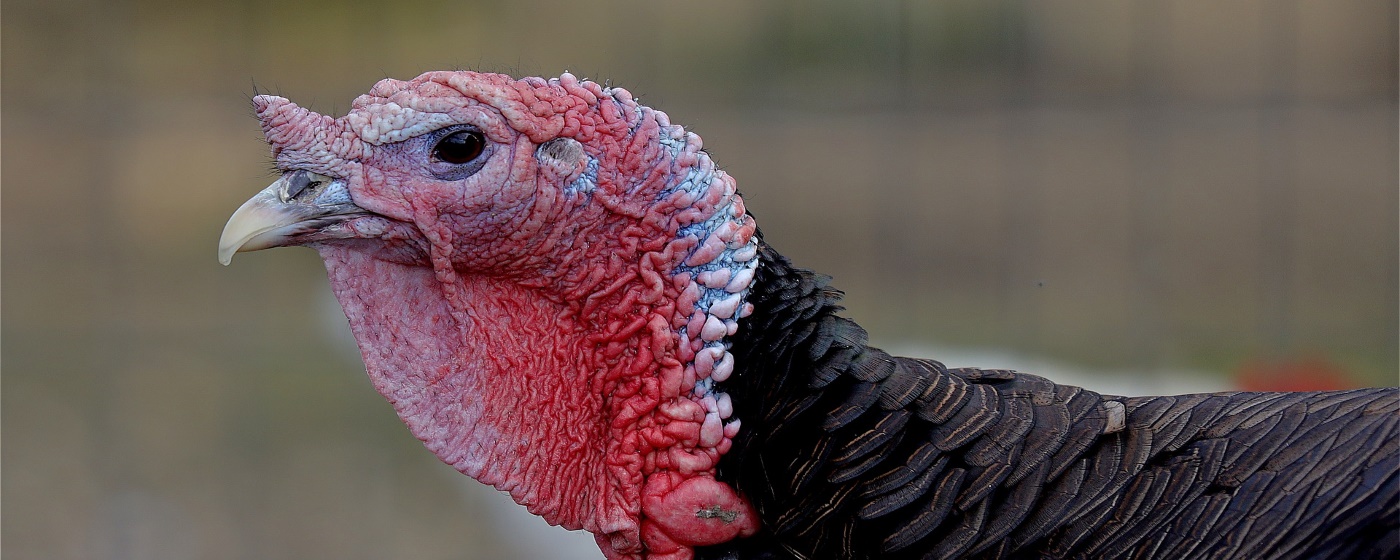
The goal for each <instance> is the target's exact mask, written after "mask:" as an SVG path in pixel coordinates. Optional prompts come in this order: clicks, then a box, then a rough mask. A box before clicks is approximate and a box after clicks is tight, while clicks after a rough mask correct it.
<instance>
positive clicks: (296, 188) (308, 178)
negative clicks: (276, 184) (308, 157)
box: [277, 171, 321, 202]
mask: <svg viewBox="0 0 1400 560" xmlns="http://www.w3.org/2000/svg"><path fill="white" fill-rule="evenodd" d="M320 177H321V176H320V175H316V174H314V173H311V172H309V171H293V172H292V173H291V174H289V175H287V176H286V177H285V178H284V179H283V182H282V188H281V189H278V192H277V197H278V198H280V199H281V200H282V202H287V201H290V200H292V199H293V198H296V197H297V196H298V195H300V194H301V193H302V192H303V191H305V190H307V189H314V188H316V187H319V186H321V180H320Z"/></svg>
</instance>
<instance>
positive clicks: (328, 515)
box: [0, 0, 1400, 559]
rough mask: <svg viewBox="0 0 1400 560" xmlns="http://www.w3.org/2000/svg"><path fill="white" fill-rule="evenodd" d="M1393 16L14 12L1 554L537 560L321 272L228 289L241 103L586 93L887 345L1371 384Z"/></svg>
mask: <svg viewBox="0 0 1400 560" xmlns="http://www.w3.org/2000/svg"><path fill="white" fill-rule="evenodd" d="M1396 20H1397V13H1396V7H1395V4H1394V2H1387V1H1379V0H1378V1H1360V0H1357V1H1329V2H1312V1H1308V2H1264V1H1253V2H1251V1H1238V2H1229V3H1216V2H1189V1H1156V0H1154V1H1140V2H1119V1H1109V0H1103V1H1079V0H1076V1H1069V0H1057V1H1051V2H973V1H961V2H941V3H923V2H914V1H912V0H909V1H903V2H896V1H888V0H887V1H882V2H868V3H842V2H801V1H796V0H790V1H786V2H766V3H746V2H734V1H727V2H709V3H704V4H703V5H700V4H681V3H647V2H640V1H638V2H603V3H559V4H553V3H547V2H514V3H506V2H474V3H459V2H430V1H417V0H414V1H406V2H396V3H383V2H353V3H348V4H347V3H336V2H309V3H284V2H270V1H250V2H227V3H218V4H208V5H203V4H198V3H180V2H156V1H124V2H77V1H63V0H60V1H56V2H39V1H36V0H15V1H9V2H6V3H5V4H4V5H3V8H0V52H3V79H2V80H0V103H3V117H2V118H0V126H2V127H3V128H2V129H0V134H3V139H2V140H3V142H2V143H0V146H2V147H3V160H2V161H0V164H2V167H0V171H3V175H2V176H0V180H3V185H0V187H2V188H3V269H2V270H3V279H2V281H3V285H2V286H0V287H2V288H3V302H2V303H0V305H2V306H3V318H2V320H3V323H2V324H0V327H2V328H3V330H0V335H2V336H3V364H2V365H3V403H0V421H2V422H3V430H4V431H3V446H4V447H3V458H4V464H3V536H2V537H0V543H3V554H4V556H5V557H6V558H7V559H29V558H33V559H40V558H43V559H69V558H73V559H77V558H132V559H138V558H139V559H164V558H209V559H221V558H271V559H276V558H384V557H394V558H510V557H521V558H528V557H532V556H537V555H538V554H539V553H538V552H530V549H527V548H523V547H522V546H521V543H520V541H521V539H522V537H521V536H520V535H517V534H516V531H515V530H514V529H513V526H512V525H510V524H509V523H507V522H504V521H502V520H501V519H500V518H499V516H498V514H496V513H492V512H493V511H494V510H490V509H488V508H487V507H486V506H485V505H484V504H487V503H497V502H499V500H495V501H493V500H491V498H494V496H491V495H489V493H483V492H475V491H466V492H464V491H460V490H459V489H460V487H461V486H462V485H461V484H460V483H459V482H458V478H459V475H457V474H456V473H455V472H453V471H452V470H451V469H450V468H449V467H447V466H445V465H442V464H439V463H438V462H437V461H436V459H434V458H433V457H432V456H431V455H430V454H429V453H427V452H426V451H424V450H423V449H422V448H421V446H420V445H419V444H418V442H417V441H416V440H414V439H413V438H412V437H411V436H409V435H408V433H407V431H406V430H404V429H403V428H402V427H401V425H400V424H399V423H398V421H397V419H396V418H395V417H394V415H393V413H392V410H391V409H390V408H389V406H388V405H387V404H386V403H385V402H384V401H383V400H382V399H381V398H380V397H379V396H378V395H376V394H375V393H374V392H373V390H372V388H371V387H370V386H369V383H368V382H367V380H366V379H365V378H364V376H363V373H362V366H361V365H360V363H359V361H358V357H357V355H356V354H355V353H354V351H353V348H349V347H347V346H346V342H345V341H344V339H342V338H339V337H338V335H337V334H336V333H337V332H339V331H338V330H337V321H343V318H342V317H338V316H337V315H336V313H337V312H338V310H337V309H336V308H335V307H334V303H333V301H331V300H330V299H329V295H328V294H327V290H326V288H325V279H324V276H323V273H322V270H321V267H320V263H319V261H318V259H317V258H316V257H315V255H314V254H313V253H312V252H310V251H307V250H303V249H289V250H277V251H269V252H265V253H255V254H250V255H240V256H239V257H238V258H237V259H236V260H235V262H234V264H233V266H232V267H229V268H223V267H220V266H218V264H217V262H216V261H215V258H214V249H215V244H216V241H217V239H218V235H219V231H220V229H221V228H222V226H223V223H224V221H225V219H226V218H227V217H228V215H229V214H230V213H231V212H232V211H233V209H234V208H236V207H237V206H238V205H239V204H240V203H241V202H242V201H243V200H245V199H246V198H247V197H248V196H250V195H251V194H252V193H254V192H256V191H257V190H259V189H261V188H262V187H263V186H265V185H266V184H267V183H269V182H270V181H272V180H273V177H272V176H271V175H270V174H269V173H268V158H267V155H266V153H267V152H266V147H265V146H264V145H263V144H262V143H261V140H260V137H259V136H260V135H259V133H258V127H257V123H256V122H255V121H254V119H253V118H252V115H251V110H250V108H249V104H248V99H247V98H248V96H249V95H251V94H252V92H253V91H254V90H255V88H256V90H258V91H271V92H275V93H280V94H282V95H286V96H288V97H291V98H293V99H294V100H296V101H298V102H300V103H304V104H307V105H310V106H311V107H312V108H314V109H317V110H319V111H322V112H327V113H331V114H340V112H342V111H343V110H344V109H345V108H346V107H347V106H348V105H349V102H350V100H351V99H352V98H353V97H354V96H355V95H358V94H360V93H362V92H364V91H366V90H367V89H368V88H369V86H370V85H371V84H372V83H373V82H374V81H375V80H377V79H379V78H383V77H396V78H405V79H406V78H410V77H412V76H415V75H417V74H418V73H419V72H421V71H426V70H434V69H451V68H473V69H485V70H495V71H508V72H511V73H514V74H516V75H521V74H540V75H555V74H557V73H559V72H561V71H563V70H565V69H568V70H571V71H573V72H575V73H576V74H579V75H582V76H586V77H589V78H593V79H596V80H611V81H612V83H613V84H614V85H621V86H625V87H628V88H629V89H631V90H632V91H633V92H634V93H637V94H639V95H640V96H641V98H642V100H643V102H644V103H647V104H649V105H652V106H655V107H658V108H662V109H664V110H665V111H666V112H668V113H669V114H670V116H671V118H672V120H673V121H674V122H677V123H685V124H687V125H688V126H689V127H690V128H691V129H693V130H695V131H696V132H698V133H699V134H700V135H702V136H703V137H704V138H705V142H706V146H707V148H708V149H709V150H710V152H711V153H712V155H713V156H714V158H715V160H716V161H718V162H719V163H720V164H721V165H722V166H723V167H724V168H725V169H726V170H727V171H728V172H729V173H730V174H732V175H734V176H735V177H736V178H737V179H738V181H739V185H740V189H741V191H742V192H743V193H744V195H745V198H746V201H747V203H748V207H749V208H750V209H751V210H752V211H753V213H754V214H755V215H756V216H757V218H758V221H759V224H760V225H761V227H762V229H763V232H764V234H765V236H766V238H767V239H768V240H769V242H771V243H772V244H773V245H775V246H776V247H778V248H779V249H780V250H782V251H783V252H785V253H786V254H788V255H789V256H790V257H792V258H793V260H795V261H796V262H798V263H799V264H802V265H804V266H808V267H811V268H814V269H817V270H820V271H822V272H825V273H828V274H831V275H833V276H834V277H835V278H836V280H835V284H836V285H837V286H838V287H841V288H843V289H845V290H846V291H847V292H848V294H849V296H848V300H847V301H848V307H849V314H850V315H851V316H852V317H854V318H856V319H857V320H859V321H860V322H861V323H862V324H864V325H865V326H866V327H867V328H868V329H869V330H870V331H871V332H872V336H873V338H874V339H875V340H876V341H877V342H879V343H883V344H889V345H900V346H901V347H911V346H918V345H930V344H932V345H936V346H940V347H961V348H990V349H996V351H997V352H1001V353H1005V352H1010V353H1017V354H1022V355H1029V356H1040V357H1046V358H1053V359H1054V360H1056V361H1058V362H1060V363H1062V364H1063V363H1072V364H1081V365H1082V366H1083V367H1084V368H1086V369H1091V370H1114V371H1132V372H1137V373H1136V375H1138V376H1142V377H1146V378H1152V379H1155V380H1158V381H1160V380H1161V378H1163V377H1166V376H1172V375H1174V374H1172V373H1169V372H1175V371H1182V370H1193V371H1201V372H1206V373H1207V374H1209V375H1214V376H1216V380H1217V381H1218V383H1219V385H1220V386H1229V385H1231V384H1232V383H1234V380H1235V378H1236V375H1237V374H1238V372H1240V371H1243V370H1246V369H1249V370H1252V371H1255V372H1258V371H1264V372H1266V374H1267V372H1268V371H1272V370H1273V368H1274V367H1275V365H1278V366H1277V367H1284V366H1288V365H1292V367H1293V369H1295V370H1296V369H1304V370H1306V369H1308V368H1309V367H1312V368H1313V369H1315V370H1318V371H1323V370H1325V371H1330V372H1334V373H1333V374H1332V375H1333V376H1334V377H1329V378H1328V379H1324V380H1322V381H1323V382H1326V383H1331V384H1340V385H1347V384H1351V385H1393V384H1395V383H1396V381H1397V379H1396V375H1397V373H1396V372H1397V351H1398V350H1397V339H1400V327H1397V307H1398V306H1400V301H1398V300H1400V298H1398V297H1397V293H1400V287H1397V269H1398V268H1400V265H1397V254H1400V246H1398V245H1400V242H1398V241H1397V240H1398V239H1400V231H1398V230H1397V219H1398V218H1397V216H1400V209H1398V208H1397V205H1398V204H1400V203H1398V202H1397V198H1398V197H1400V195H1398V194H1397V193H1398V192H1400V187H1397V153H1398V152H1400V144H1398V143H1397V91H1396V83H1397V74H1396V67H1397V56H1396V44H1397V31H1396V27H1397V25H1396ZM933 357H935V358H937V357H938V356H933ZM1298 364H1305V365H1306V364H1315V366H1307V367H1299V366H1298ZM958 365H974V364H958ZM1266 377H1267V375H1266ZM1154 386H1162V384H1161V383H1157V384H1154ZM585 540H586V539H585Z"/></svg>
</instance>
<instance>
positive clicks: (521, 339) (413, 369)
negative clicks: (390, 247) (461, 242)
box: [318, 244, 625, 530]
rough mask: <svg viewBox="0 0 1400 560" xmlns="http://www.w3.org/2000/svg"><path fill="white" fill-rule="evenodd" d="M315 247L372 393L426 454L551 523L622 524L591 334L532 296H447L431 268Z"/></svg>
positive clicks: (464, 280) (502, 286)
mask: <svg viewBox="0 0 1400 560" xmlns="http://www.w3.org/2000/svg"><path fill="white" fill-rule="evenodd" d="M318 249H319V250H320V252H321V255H322V257H323V258H324V259H325V261H326V268H327V271H328V274H329V277H330V281H331V287H332V289H333V290H334V292H335V294H336V297H337V299H339V301H340V303H341V306H342V307H343V308H344V310H345V314H346V317H347V318H348V319H349V322H350V327H351V330H352V331H353V333H354V335H355V338H356V340H357V342H358V343H359V345H360V350H361V353H362V355H363V358H364V362H365V367H366V370H367V371H368V373H369V376H370V379H371V380H372V382H373V384H374V387H375V389H376V390H378V391H379V393H380V394H382V395H383V396H384V397H385V398H386V399H388V400H389V402H390V403H391V404H392V405H393V406H394V409H395V410H396V411H397V412H398V414H399V416H400V418H402V419H403V421H404V423H405V424H406V425H407V426H408V428H409V430H410V431H411V432H412V433H413V435H414V436H416V437H418V439H420V440H422V441H423V443H424V445H425V446H427V447H428V449H429V450H431V451H432V452H433V453H434V454H436V455H437V456H438V457H439V458H440V459H442V460H443V461H444V462H446V463H448V464H450V465H452V466H453V467H454V468H456V469H457V470H459V471H461V472H462V473H464V474H467V475H469V476H471V477H473V478H476V479H477V480H480V481H481V482H484V483H486V484H490V485H492V486H495V487H496V488H498V489H500V490H503V491H506V492H509V493H510V494H511V496H512V497H513V498H514V499H515V500H516V501H517V502H519V503H521V504H522V505H525V506H526V507H527V508H529V509H530V511H531V512H532V513H535V514H537V515H541V516H542V517H545V518H546V519H548V520H549V521H550V522H552V523H556V524H560V525H564V526H565V527H568V528H572V529H579V528H584V529H589V530H597V529H599V528H603V527H606V526H607V525H608V524H609V522H610V521H609V518H610V517H614V518H616V517H618V516H622V517H624V518H625V515H623V513H622V512H609V511H607V510H608V509H609V508H608V506H607V505H606V504H607V503H608V502H609V501H610V500H608V499H606V498H605V496H604V495H605V494H606V493H607V492H608V491H609V490H608V489H607V488H606V487H605V484H603V481H604V480H605V478H606V477H604V476H603V475H602V473H601V472H600V471H601V465H602V464H603V462H602V458H603V453H604V449H603V445H602V442H603V441H605V440H606V438H605V437H604V434H603V433H602V432H603V430H604V428H605V426H604V424H603V416H602V415H601V413H600V412H601V408H602V402H601V400H602V398H601V396H600V393H599V392H598V391H597V390H596V387H594V386H593V384H592V380H591V379H589V376H588V373H589V371H590V370H589V368H588V366H587V365H585V364H584V363H583V362H584V361H585V358H586V355H585V346H586V344H585V343H584V341H583V340H582V338H583V333H585V332H587V330H588V329H586V328H584V327H583V326H582V325H580V324H579V323H578V322H577V321H576V320H574V319H573V318H571V317H570V316H569V315H568V314H567V313H565V312H564V310H562V309H561V308H560V307H559V306H558V304H555V303H552V302H550V301H549V300H548V299H546V298H543V297H539V296H538V295H537V294H535V293H533V290H529V289H525V288H519V287H515V286H513V285H511V284H509V283H506V282H502V281H499V280H493V279H489V278H485V277H481V276H469V275H464V276H459V277H458V278H457V279H456V282H457V284H456V285H455V286H453V288H452V290H445V289H444V286H443V285H442V283H441V281H440V279H439V278H438V277H437V276H436V275H434V273H433V270H432V269H431V268H428V267H421V266H407V265H401V264H394V263H389V262H386V261H382V260H377V259H375V258H373V257H371V256H369V255H368V254H366V253H362V252H359V251H356V250H354V249H351V248H348V247H346V246H343V245H342V246H337V245H331V244H327V245H323V246H320V247H318ZM449 291H451V292H455V294H456V297H460V301H461V302H464V304H465V307H464V309H463V310H462V312H460V313H458V312H456V311H454V308H453V306H452V305H449V303H448V297H449V296H448V293H449ZM561 434H567V435H568V437H560V436H561ZM561 485H564V486H566V487H560V486H561ZM579 498H582V499H579ZM611 501H612V502H616V500H611ZM614 509H615V508H614ZM611 523H613V524H616V523H618V520H616V519H613V520H612V521H611Z"/></svg>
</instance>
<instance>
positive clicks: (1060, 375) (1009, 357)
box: [871, 341, 1236, 397]
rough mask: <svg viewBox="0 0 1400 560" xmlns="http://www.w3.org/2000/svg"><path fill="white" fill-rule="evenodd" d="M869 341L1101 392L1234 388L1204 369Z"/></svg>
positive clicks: (897, 351) (954, 363)
mask: <svg viewBox="0 0 1400 560" xmlns="http://www.w3.org/2000/svg"><path fill="white" fill-rule="evenodd" d="M871 344H872V345H874V346H876V347H878V348H882V349H884V350H885V351H886V352H889V353H890V355H892V356H908V357H911V358H929V359H933V360H938V361H940V362H943V365H946V366H948V367H950V368H959V367H975V368H982V369H1014V370H1016V371H1019V372H1023V373H1030V374H1034V375H1039V376H1041V377H1044V378H1046V379H1049V380H1051V381H1054V382H1055V383H1059V384H1062V385H1076V386H1079V387H1083V388H1085V389H1089V390H1091V391H1094V392H1097V393H1100V394H1104V395H1118V396H1123V397H1143V396H1153V395H1185V394H1190V393H1215V392H1219V391H1234V390H1236V389H1234V388H1233V387H1231V386H1230V384H1229V383H1227V382H1226V381H1225V379H1224V378H1222V377H1220V376H1213V375H1211V374H1210V373H1208V372H1204V371H1193V370H1184V369H1176V370H1166V369H1163V370H1157V371H1138V370H1103V369H1099V370H1096V369H1092V368H1086V367H1083V366H1076V365H1071V364H1066V363H1063V362H1057V361H1054V360H1050V359H1048V358H1043V357H1037V356H1027V355H1024V354H1018V353H1015V352H1012V351H1008V350H1001V349H995V348H980V349H974V348H945V347H940V346H930V345H921V344H907V343H906V344H899V343H895V344H889V345H887V346H881V345H880V344H879V343H877V342H874V341H872V343H871Z"/></svg>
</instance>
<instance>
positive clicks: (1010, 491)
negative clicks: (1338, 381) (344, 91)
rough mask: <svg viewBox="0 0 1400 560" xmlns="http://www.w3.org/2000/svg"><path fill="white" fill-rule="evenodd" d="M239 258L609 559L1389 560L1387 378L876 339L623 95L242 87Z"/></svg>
mask: <svg viewBox="0 0 1400 560" xmlns="http://www.w3.org/2000/svg"><path fill="white" fill-rule="evenodd" d="M253 104H254V106H255V109H256V112H257V116H258V118H259V119H260V121H261V124H262V128H263V131H264V134H265V135H266V137H267V141H268V142H269V143H270V144H271V146H272V153H273V157H274V159H275V161H276V168H277V169H278V170H279V172H280V173H281V174H282V175H281V177H280V178H279V179H277V180H276V182H274V183H272V185H271V186H269V187H268V188H267V189H265V190H263V191H262V192H260V193H258V194H257V195H255V196H254V197H253V198H252V199H250V200H249V201H248V202H246V203H245V204H244V205H243V206H242V207H240V208H239V209H238V210H237V211H236V212H235V213H234V214H233V216H232V217H231V218H230V219H229V222H228V224H227V225H226V226H225V229H224V232H223V236H222V238H221V239H220V243H219V258H220V260H221V261H222V262H223V263H224V264H228V262H229V260H230V259H231V258H232V256H233V254H234V253H235V252H238V251H252V250H257V249H264V248H269V247H278V246H290V245H304V246H308V247H312V248H314V249H316V250H317V251H318V252H319V253H320V255H321V257H322V258H323V259H324V261H325V264H326V270H327V273H328V276H329V278H330V283H331V286H332V288H333V291H334V293H335V296H336V298H337V299H338V300H339V302H340V304H341V306H342V307H343V309H344V311H345V315H346V317H347V318H348V319H349V323H350V326H351V330H352V331H353V333H354V335H355V338H356V340H357V342H358V344H359V347H360V350H361V353H362V356H363V359H364V363H365V366H366V369H367V371H368V374H369V376H370V378H371V380H372V382H373V385H374V387H375V389H376V390H378V392H379V393H381V394H382V395H383V396H384V397H385V398H386V399H388V401H389V402H390V403H391V404H392V405H393V407H394V409H395V411H396V412H397V413H398V415H399V417H400V418H401V419H402V420H403V422H404V423H405V424H406V425H407V426H408V428H409V430H410V431H411V432H412V433H413V434H414V435H415V436H416V437H418V438H419V439H420V440H422V442H423V444H424V445H425V446H426V447H427V448H428V449H429V450H431V451H432V452H433V453H434V454H436V455H437V457H439V458H440V459H441V460H442V461H444V462H446V463H448V464H450V465H452V466H453V467H455V468H456V469H457V470H459V471H461V472H462V473H465V474H467V475H468V476H471V477H473V478H475V479H477V480H479V481H481V482H483V483H486V484H489V485H492V486H494V487H496V488H498V489H500V490H502V491H504V492H507V493H509V494H510V496H511V497H512V498H513V499H514V500H515V501H516V502H518V503H519V504H521V505H523V506H525V507H526V508H527V509H528V510H529V511H530V512H532V513H534V514H536V515H539V516H542V517H543V518H544V519H545V520H547V521H549V522H550V523H552V524H556V525H561V526H563V527H566V528H569V529H583V530H586V531H589V532H590V533H592V534H593V535H594V536H595V538H596V540H597V543H598V546H599V548H600V549H601V550H602V552H603V554H604V555H605V556H606V557H608V558H610V559H621V558H628V559H638V558H652V559H689V558H725V559H741V558H770V559H789V558H1041V557H1055V558H1059V557H1076V558H1170V559H1177V558H1240V559H1258V558H1397V557H1400V503H1397V502H1398V501H1400V452H1398V451H1397V440H1398V439H1400V438H1397V435H1398V434H1397V431H1400V394H1397V391H1396V390H1395V389H1394V388H1390V389H1363V390H1355V391H1340V392H1318V393H1245V392H1239V393H1216V394H1199V395H1184V396H1167V397H1116V396H1109V395H1100V394H1097V393H1095V392H1093V391H1089V390H1085V389H1080V388H1077V387H1072V386H1067V385H1057V384H1055V383H1053V382H1051V381H1049V380H1046V379H1044V378H1041V377H1037V376H1034V375H1029V374H1025V373H1019V372H1015V371H1007V370H991V369H971V368H948V367H945V366H944V365H943V364H941V363H939V362H936V361H933V360H921V359H910V358H899V357H892V356H890V355H888V354H886V353H885V352H883V351H881V350H879V349H877V348H873V347H871V346H869V345H868V344H867V340H866V333H865V331H864V330H862V329H861V328H860V327H859V326H857V325H856V324H855V323H853V322H851V321H850V320H847V319H845V318H843V317H841V315H840V311H841V307H840V299H841V292H839V291H837V290H836V289H835V288H833V287H831V286H830V285H829V283H828V278H826V277H823V276H820V275H817V274H814V273H812V272H810V271H807V270H804V269H801V268H798V267H796V266H794V265H793V264H791V263H790V262H789V261H788V260H787V259H786V258H784V257H783V256H782V255H780V254H778V252H777V251H775V250H774V248H772V247H770V246H769V245H767V244H766V243H764V242H763V239H762V236H761V235H760V234H759V232H758V229H757V226H756V223H755V221H754V218H753V217H752V216H750V215H749V214H748V213H747V211H746V210H745V207H744V201H743V199H742V197H740V195H739V194H738V193H737V191H736V189H735V181H734V179H733V178H731V177H730V176H729V175H727V174H725V173H724V172H723V171H721V170H720V169H719V168H718V167H717V166H716V164H715V163H714V162H713V161H712V160H711V159H710V157H709V156H708V155H707V154H706V152H705V151H704V150H703V149H702V146H701V142H700V138H699V137H698V136H696V135H695V134H693V133H690V132H687V131H686V130H685V129H683V128H682V127H680V126H676V125H673V124H671V122H670V120H669V118H668V117H667V115H666V114H665V113H663V112H661V111H657V110H654V109H651V108H648V107H645V106H642V105H640V104H639V103H637V102H636V101H635V100H634V99H633V98H632V96H631V95H630V94H629V93H628V92H627V91H625V90H623V89H619V88H609V87H604V86H602V85H600V84H597V83H594V82H590V81H586V80H580V79H578V78H576V77H574V76H572V75H570V74H568V73H565V74H563V75H562V76H560V77H558V78H552V79H548V80H546V79H542V78H525V79H519V80H517V79H514V78H512V77H510V76H505V75H501V74H489V73H475V72H465V71H462V72H430V73H427V74H423V75H422V76H419V77H418V78H415V79H413V80H411V81H398V80H383V81H381V82H379V83H378V84H376V85H375V86H374V87H373V89H371V90H370V92H369V93H368V94H366V95H363V96H360V97H359V98H357V99H356V100H355V101H354V103H353V105H352V107H351V109H350V111H349V113H348V114H346V115H345V116H343V117H340V118H332V117H329V116H324V115H319V114H316V113H314V112H311V111H309V110H307V109H305V108H302V107H299V106H297V105H295V104H293V103H292V102H290V101H288V100H287V99H284V98H281V97H273V96H265V95H264V96H257V97H255V98H254V99H253Z"/></svg>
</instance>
